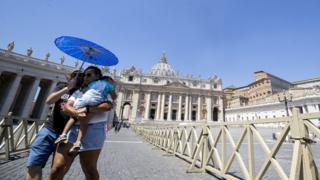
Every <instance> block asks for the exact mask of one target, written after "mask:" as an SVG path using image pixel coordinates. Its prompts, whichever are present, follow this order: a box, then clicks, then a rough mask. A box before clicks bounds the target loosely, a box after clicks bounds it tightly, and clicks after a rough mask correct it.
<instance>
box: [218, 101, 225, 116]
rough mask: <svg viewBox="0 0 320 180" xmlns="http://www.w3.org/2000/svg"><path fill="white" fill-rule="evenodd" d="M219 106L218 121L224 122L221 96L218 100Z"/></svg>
mask: <svg viewBox="0 0 320 180" xmlns="http://www.w3.org/2000/svg"><path fill="white" fill-rule="evenodd" d="M218 104H219V111H218V121H223V120H224V119H223V116H224V112H223V101H222V98H221V96H219V98H218Z"/></svg>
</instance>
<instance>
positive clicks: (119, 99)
mask: <svg viewBox="0 0 320 180" xmlns="http://www.w3.org/2000/svg"><path fill="white" fill-rule="evenodd" d="M123 97H124V96H123V92H121V91H120V92H119V93H118V97H117V100H116V101H117V107H116V113H117V115H118V117H120V113H121V106H122V102H123Z"/></svg>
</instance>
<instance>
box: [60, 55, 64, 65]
mask: <svg viewBox="0 0 320 180" xmlns="http://www.w3.org/2000/svg"><path fill="white" fill-rule="evenodd" d="M64 61H65V57H64V56H62V57H61V58H60V64H61V65H63V63H64Z"/></svg>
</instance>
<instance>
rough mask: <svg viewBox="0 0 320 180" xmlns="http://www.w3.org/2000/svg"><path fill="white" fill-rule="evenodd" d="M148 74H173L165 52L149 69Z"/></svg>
mask: <svg viewBox="0 0 320 180" xmlns="http://www.w3.org/2000/svg"><path fill="white" fill-rule="evenodd" d="M150 75H152V76H175V75H176V73H175V71H174V70H173V69H172V68H171V66H170V65H169V64H168V63H167V58H166V56H165V54H163V55H162V57H161V58H160V62H159V63H158V64H155V65H154V66H153V67H152V68H151V70H150Z"/></svg>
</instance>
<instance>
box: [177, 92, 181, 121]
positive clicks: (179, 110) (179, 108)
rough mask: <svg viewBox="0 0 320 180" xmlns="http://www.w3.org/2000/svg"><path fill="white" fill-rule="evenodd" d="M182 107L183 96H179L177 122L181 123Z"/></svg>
mask: <svg viewBox="0 0 320 180" xmlns="http://www.w3.org/2000/svg"><path fill="white" fill-rule="evenodd" d="M181 106H182V96H181V95H179V105H178V116H177V117H178V118H177V121H181Z"/></svg>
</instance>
